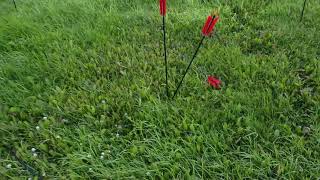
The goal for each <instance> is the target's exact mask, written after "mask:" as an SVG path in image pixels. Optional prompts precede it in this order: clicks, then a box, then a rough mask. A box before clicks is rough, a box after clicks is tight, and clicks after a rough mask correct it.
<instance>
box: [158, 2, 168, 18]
mask: <svg viewBox="0 0 320 180" xmlns="http://www.w3.org/2000/svg"><path fill="white" fill-rule="evenodd" d="M159 3H160V14H161V16H165V15H166V12H167V5H166V4H167V3H166V0H159Z"/></svg>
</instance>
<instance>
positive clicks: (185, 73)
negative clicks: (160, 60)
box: [172, 36, 205, 99]
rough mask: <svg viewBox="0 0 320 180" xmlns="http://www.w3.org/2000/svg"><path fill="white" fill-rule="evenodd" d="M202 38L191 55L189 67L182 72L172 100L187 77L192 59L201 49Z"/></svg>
mask: <svg viewBox="0 0 320 180" xmlns="http://www.w3.org/2000/svg"><path fill="white" fill-rule="evenodd" d="M204 38H205V36H203V37H202V39H201V40H200V43H199V45H198V47H197V49H196V51H195V53H194V54H193V57H192V59H191V61H190V63H189V65H188V67H187V69H186V70H185V72H184V74H183V76H182V79H181V80H180V83H179V85H178V87H177V89H176V91H175V92H174V94H173V97H172V99H173V98H174V97H175V96H176V95H177V93H178V91H179V89H180V87H181V85H182V82H183V80H184V78H185V77H186V75H187V73H188V71H189V69H190V67H191V64H192V62H193V61H194V59H195V58H196V56H197V54H198V52H199V49H200V47H201V45H202V43H203V41H204Z"/></svg>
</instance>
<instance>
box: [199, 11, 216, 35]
mask: <svg viewBox="0 0 320 180" xmlns="http://www.w3.org/2000/svg"><path fill="white" fill-rule="evenodd" d="M218 20H219V16H213V17H212V16H211V15H210V16H208V18H207V21H206V23H205V24H204V26H203V28H202V34H203V35H204V36H209V35H210V34H211V32H212V31H213V29H214V27H215V25H216V24H217V22H218Z"/></svg>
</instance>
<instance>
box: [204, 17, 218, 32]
mask: <svg viewBox="0 0 320 180" xmlns="http://www.w3.org/2000/svg"><path fill="white" fill-rule="evenodd" d="M218 20H219V16H217V17H216V18H214V19H213V20H212V22H211V24H210V26H209V28H208V32H207V33H208V35H210V34H211V32H212V30H213V29H214V27H215V26H216V24H217V22H218Z"/></svg>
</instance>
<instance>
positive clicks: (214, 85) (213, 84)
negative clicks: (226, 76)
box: [208, 76, 221, 89]
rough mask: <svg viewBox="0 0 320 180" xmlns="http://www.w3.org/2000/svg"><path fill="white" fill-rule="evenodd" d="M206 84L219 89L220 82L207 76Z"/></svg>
mask: <svg viewBox="0 0 320 180" xmlns="http://www.w3.org/2000/svg"><path fill="white" fill-rule="evenodd" d="M208 83H209V84H210V85H211V86H212V87H214V88H215V89H220V85H221V81H220V80H219V79H217V78H216V77H214V76H208Z"/></svg>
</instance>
